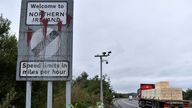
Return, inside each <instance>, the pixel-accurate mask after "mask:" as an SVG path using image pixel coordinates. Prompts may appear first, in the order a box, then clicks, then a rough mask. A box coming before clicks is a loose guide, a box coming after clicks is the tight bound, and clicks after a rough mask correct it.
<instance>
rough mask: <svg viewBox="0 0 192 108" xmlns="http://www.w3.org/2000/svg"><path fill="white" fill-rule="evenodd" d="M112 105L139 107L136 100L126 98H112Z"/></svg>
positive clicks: (122, 107)
mask: <svg viewBox="0 0 192 108" xmlns="http://www.w3.org/2000/svg"><path fill="white" fill-rule="evenodd" d="M113 103H114V105H115V106H116V108H139V105H138V101H137V100H131V101H130V100H128V99H126V98H123V99H114V102H113Z"/></svg>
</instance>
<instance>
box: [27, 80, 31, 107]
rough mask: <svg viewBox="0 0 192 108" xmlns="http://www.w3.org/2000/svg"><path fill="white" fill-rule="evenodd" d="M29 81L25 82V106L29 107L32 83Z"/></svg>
mask: <svg viewBox="0 0 192 108" xmlns="http://www.w3.org/2000/svg"><path fill="white" fill-rule="evenodd" d="M31 84H32V83H31V81H27V82H26V85H27V86H26V108H31V90H32V85H31Z"/></svg>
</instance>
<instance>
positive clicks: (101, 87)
mask: <svg viewBox="0 0 192 108" xmlns="http://www.w3.org/2000/svg"><path fill="white" fill-rule="evenodd" d="M102 62H103V60H102V56H101V57H100V74H101V75H100V77H101V79H100V89H101V90H100V101H101V106H102V108H104V103H103V73H102Z"/></svg>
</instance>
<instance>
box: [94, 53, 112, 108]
mask: <svg viewBox="0 0 192 108" xmlns="http://www.w3.org/2000/svg"><path fill="white" fill-rule="evenodd" d="M110 54H111V51H109V52H103V53H102V54H101V55H99V54H97V55H95V57H99V58H100V102H101V107H102V108H104V102H103V73H102V62H106V64H108V61H107V60H103V57H108V56H110Z"/></svg>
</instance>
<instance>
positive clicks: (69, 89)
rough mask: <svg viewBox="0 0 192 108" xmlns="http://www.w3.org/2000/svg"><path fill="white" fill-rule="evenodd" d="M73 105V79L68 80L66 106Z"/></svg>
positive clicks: (68, 107)
mask: <svg viewBox="0 0 192 108" xmlns="http://www.w3.org/2000/svg"><path fill="white" fill-rule="evenodd" d="M70 105H71V81H66V108H70Z"/></svg>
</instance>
